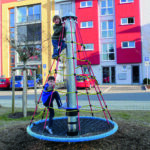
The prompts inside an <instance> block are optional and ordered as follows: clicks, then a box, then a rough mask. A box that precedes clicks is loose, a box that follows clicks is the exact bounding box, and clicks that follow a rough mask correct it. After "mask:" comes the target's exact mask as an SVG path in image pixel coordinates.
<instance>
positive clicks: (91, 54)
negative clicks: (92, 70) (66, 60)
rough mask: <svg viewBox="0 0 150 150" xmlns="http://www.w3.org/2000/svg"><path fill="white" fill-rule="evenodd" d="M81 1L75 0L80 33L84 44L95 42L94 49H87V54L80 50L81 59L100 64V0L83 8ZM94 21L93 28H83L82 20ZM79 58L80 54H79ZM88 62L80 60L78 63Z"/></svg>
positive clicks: (95, 0)
mask: <svg viewBox="0 0 150 150" xmlns="http://www.w3.org/2000/svg"><path fill="white" fill-rule="evenodd" d="M80 2H82V0H76V1H75V8H76V16H77V17H78V27H79V28H80V34H81V36H82V41H81V40H80V41H79V42H80V43H82V42H83V44H90V43H93V44H94V50H92V51H86V55H84V54H83V53H84V52H83V53H82V52H80V59H81V60H82V59H88V60H89V61H90V62H91V64H92V65H96V64H100V57H99V56H100V54H99V53H100V52H99V41H98V37H99V30H98V29H99V28H98V0H94V1H92V2H93V3H92V5H93V6H92V7H87V8H81V7H80ZM87 21H93V27H92V28H81V22H87ZM78 58H79V55H78ZM81 64H82V65H83V64H86V63H85V62H83V61H80V62H78V65H81Z"/></svg>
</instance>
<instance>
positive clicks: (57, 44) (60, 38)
mask: <svg viewBox="0 0 150 150" xmlns="http://www.w3.org/2000/svg"><path fill="white" fill-rule="evenodd" d="M53 22H54V23H55V24H54V26H53V30H54V33H53V35H52V44H53V55H52V58H53V59H57V58H58V55H59V54H60V53H61V51H62V50H64V49H65V48H66V47H67V44H66V43H65V41H64V38H65V37H66V30H65V27H64V24H62V23H61V18H60V17H59V16H58V15H55V16H54V17H53ZM60 48H61V49H60Z"/></svg>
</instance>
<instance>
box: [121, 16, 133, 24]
mask: <svg viewBox="0 0 150 150" xmlns="http://www.w3.org/2000/svg"><path fill="white" fill-rule="evenodd" d="M129 18H133V19H134V23H128V22H129V20H128V19H129ZM122 19H127V23H122ZM132 24H135V17H127V18H121V25H132Z"/></svg>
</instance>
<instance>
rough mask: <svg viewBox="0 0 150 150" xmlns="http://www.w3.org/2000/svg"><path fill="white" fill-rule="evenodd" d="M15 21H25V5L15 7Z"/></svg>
mask: <svg viewBox="0 0 150 150" xmlns="http://www.w3.org/2000/svg"><path fill="white" fill-rule="evenodd" d="M17 22H18V23H21V22H22V23H23V22H27V8H26V7H19V8H18V9H17Z"/></svg>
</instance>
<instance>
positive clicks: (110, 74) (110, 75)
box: [103, 67, 116, 83]
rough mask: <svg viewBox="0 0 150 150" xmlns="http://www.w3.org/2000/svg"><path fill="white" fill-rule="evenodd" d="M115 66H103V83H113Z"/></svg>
mask: <svg viewBox="0 0 150 150" xmlns="http://www.w3.org/2000/svg"><path fill="white" fill-rule="evenodd" d="M115 76H116V75H115V67H103V83H115Z"/></svg>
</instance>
